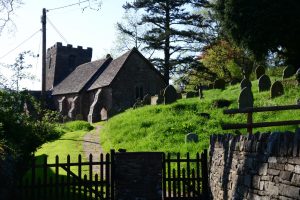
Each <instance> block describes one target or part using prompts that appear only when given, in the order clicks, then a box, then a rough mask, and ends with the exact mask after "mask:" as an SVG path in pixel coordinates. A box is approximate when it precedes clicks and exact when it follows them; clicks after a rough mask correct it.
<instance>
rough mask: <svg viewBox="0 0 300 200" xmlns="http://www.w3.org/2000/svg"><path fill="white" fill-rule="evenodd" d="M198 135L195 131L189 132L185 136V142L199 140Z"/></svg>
mask: <svg viewBox="0 0 300 200" xmlns="http://www.w3.org/2000/svg"><path fill="white" fill-rule="evenodd" d="M198 141H199V139H198V135H197V134H195V133H189V134H187V135H186V136H185V143H189V142H198Z"/></svg>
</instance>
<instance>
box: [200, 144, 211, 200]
mask: <svg viewBox="0 0 300 200" xmlns="http://www.w3.org/2000/svg"><path fill="white" fill-rule="evenodd" d="M207 163H208V162H207V149H204V151H203V153H202V154H201V175H202V194H203V199H210V197H209V196H210V195H209V185H208V164H207Z"/></svg>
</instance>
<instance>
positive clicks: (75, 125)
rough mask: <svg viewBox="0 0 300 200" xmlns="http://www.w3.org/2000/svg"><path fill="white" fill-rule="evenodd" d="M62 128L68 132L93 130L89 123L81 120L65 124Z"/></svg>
mask: <svg viewBox="0 0 300 200" xmlns="http://www.w3.org/2000/svg"><path fill="white" fill-rule="evenodd" d="M64 126H65V128H66V129H67V130H68V131H78V130H84V131H90V130H92V129H93V126H92V125H91V124H90V123H88V122H86V121H82V120H78V121H71V122H67V123H65V125H64Z"/></svg>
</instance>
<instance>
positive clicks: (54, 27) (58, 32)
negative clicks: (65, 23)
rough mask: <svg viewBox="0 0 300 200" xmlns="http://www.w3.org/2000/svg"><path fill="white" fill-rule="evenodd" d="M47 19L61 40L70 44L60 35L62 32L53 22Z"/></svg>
mask: <svg viewBox="0 0 300 200" xmlns="http://www.w3.org/2000/svg"><path fill="white" fill-rule="evenodd" d="M46 18H47V21H48V22H49V24H50V25H51V26H52V28H53V29H54V30H55V31H56V33H57V34H58V35H59V36H60V37H61V39H63V40H64V41H65V42H66V43H67V44H68V41H67V39H66V38H65V37H64V36H63V35H62V34H61V33H60V31H59V30H58V29H57V28H56V26H55V25H54V24H53V23H52V22H51V20H50V19H49V17H46Z"/></svg>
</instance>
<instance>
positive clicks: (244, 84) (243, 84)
mask: <svg viewBox="0 0 300 200" xmlns="http://www.w3.org/2000/svg"><path fill="white" fill-rule="evenodd" d="M245 87H248V88H251V87H252V83H251V81H249V79H247V78H244V79H243V80H242V81H241V90H242V89H244V88H245Z"/></svg>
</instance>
